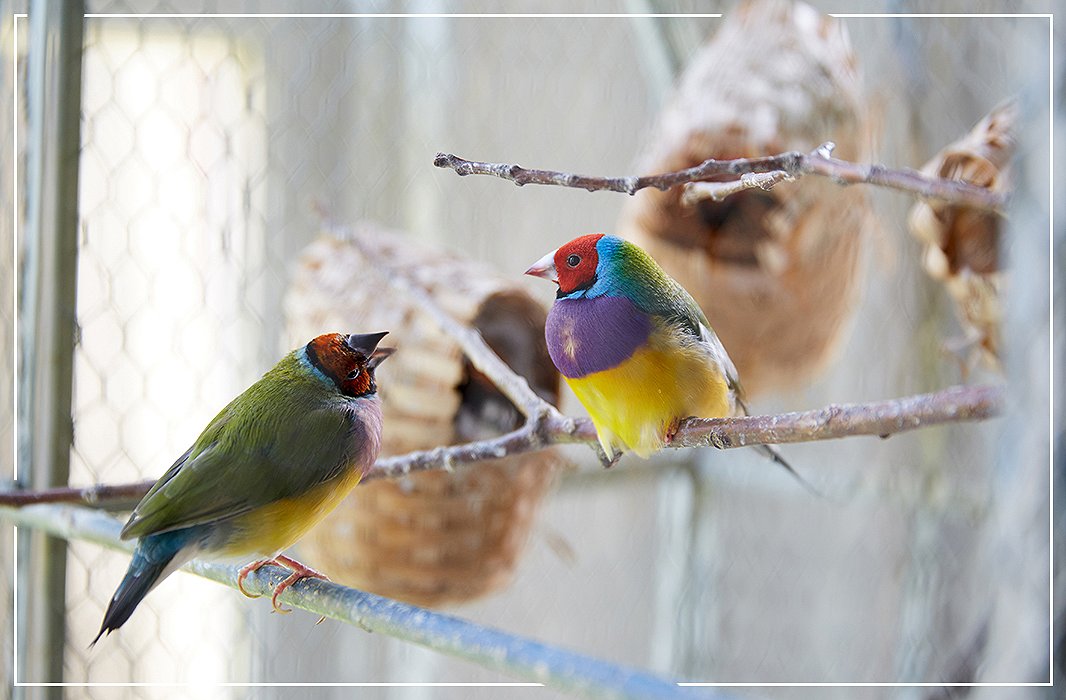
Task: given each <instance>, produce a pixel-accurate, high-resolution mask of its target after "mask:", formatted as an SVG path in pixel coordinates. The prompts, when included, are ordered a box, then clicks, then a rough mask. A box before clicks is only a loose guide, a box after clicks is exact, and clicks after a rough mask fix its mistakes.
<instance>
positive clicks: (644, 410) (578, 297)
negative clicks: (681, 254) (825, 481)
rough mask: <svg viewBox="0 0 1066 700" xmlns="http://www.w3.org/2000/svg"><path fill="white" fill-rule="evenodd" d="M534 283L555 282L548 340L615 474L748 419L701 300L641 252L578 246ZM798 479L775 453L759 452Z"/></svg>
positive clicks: (543, 267)
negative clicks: (714, 423)
mask: <svg viewBox="0 0 1066 700" xmlns="http://www.w3.org/2000/svg"><path fill="white" fill-rule="evenodd" d="M526 274H527V275H533V276H535V277H543V278H545V279H548V280H551V281H553V282H556V283H557V284H558V285H559V291H558V293H557V294H556V300H555V304H553V305H552V308H551V311H549V312H548V320H547V323H546V325H545V331H544V332H545V337H546V339H547V341H548V352H549V354H550V355H551V358H552V362H554V363H555V366H556V367H557V368H558V369H559V372H560V373H561V374H562V375H563V378H564V379H565V380H566V383H567V384H568V385H569V386H570V388H571V389H572V390H573V391H574V394H575V395H576V396H577V398H578V400H579V401H581V403H582V405H584V406H585V409H586V410H587V411H588V413H589V417H590V418H591V419H592V423H593V424H594V425H595V426H596V434H597V436H598V437H599V441H600V445H601V446H602V447H603V451H604V454H605V456H606V457H607V464H608V465H610V464H613V463H614V462H615V461H616V460H617V458H618V456H620V454H621V451H622V450H624V449H629V450H632V451H633V452H635V453H637V454H638V455H640V456H641V457H647V456H648V455H650V454H651V453H652V452H654V451H656V450H658V449H659V448H661V447H662V446H663V445H664V444H668V443H669V442H670V441H671V440H672V439H673V437H674V434H675V433H676V432H677V429H678V427H679V425H680V423H681V421H682V420H684V419H685V418H689V417H699V418H718V417H722V416H731V415H736V414H746V413H747V408H746V406H745V405H744V399H743V392H742V390H741V387H740V380H739V379H738V378H737V369H736V367H735V366H734V365H733V361H732V360H730V359H729V355H728V354H727V353H726V351H725V347H723V346H722V342H721V341H720V340H719V339H718V336H717V335H715V333H714V331H712V330H711V327H710V324H709V323H708V322H707V317H706V316H704V314H703V311H701V310H700V307H699V306H698V305H697V304H696V301H695V300H694V299H693V298H692V296H691V295H690V294H689V293H688V292H687V291H685V289H684V288H683V287H682V286H681V285H680V284H678V283H677V282H676V281H675V280H674V279H673V278H672V277H670V276H669V275H668V274H666V272H665V271H664V270H663V269H662V268H661V267H659V265H658V264H657V263H656V262H655V261H654V260H653V259H652V258H651V256H650V255H648V254H647V253H645V252H644V251H643V250H642V249H641V248H639V247H638V246H636V245H634V244H632V243H629V242H628V241H623V240H622V239H620V238H617V237H615V236H608V235H604V234H591V235H587V236H581V237H579V238H575V239H574V240H572V241H570V242H569V243H567V244H565V245H563V246H561V247H559V248H557V249H556V250H553V251H552V252H550V253H548V254H547V255H545V256H544V257H543V258H541V259H540V260H538V261H537V262H535V263H533V265H532V266H531V267H530V268H529V269H528V270H526ZM758 447H759V448H760V449H761V451H763V452H764V453H766V454H768V456H770V457H771V458H772V459H774V461H777V462H779V463H781V464H782V465H783V466H784V467H785V468H787V469H788V470H789V471H792V472H793V474H795V472H794V471H793V470H792V467H791V466H789V465H788V463H786V462H785V461H784V459H782V458H781V456H780V455H778V454H777V453H776V451H774V450H772V449H771V448H769V446H766V445H761V446H758Z"/></svg>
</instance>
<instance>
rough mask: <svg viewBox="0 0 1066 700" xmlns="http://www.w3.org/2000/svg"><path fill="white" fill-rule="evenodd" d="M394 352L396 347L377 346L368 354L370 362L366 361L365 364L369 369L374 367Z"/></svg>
mask: <svg viewBox="0 0 1066 700" xmlns="http://www.w3.org/2000/svg"><path fill="white" fill-rule="evenodd" d="M394 352H396V348H377V349H376V350H374V352H373V353H371V355H370V362H367V363H366V366H367V367H369V368H370V369H374V368H375V367H377V366H378V365H380V364H381V363H382V362H384V361H385V360H387V359H389V355H391V354H392V353H394Z"/></svg>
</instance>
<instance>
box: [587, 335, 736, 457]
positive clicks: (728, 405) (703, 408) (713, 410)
mask: <svg viewBox="0 0 1066 700" xmlns="http://www.w3.org/2000/svg"><path fill="white" fill-rule="evenodd" d="M566 382H567V384H569V385H570V388H571V389H573V391H574V394H575V395H577V398H578V400H579V401H581V403H582V405H583V406H584V407H585V409H586V410H587V411H588V413H589V417H590V418H591V419H592V422H593V424H594V425H595V426H596V433H597V435H598V436H599V438H600V444H601V445H602V446H603V451H604V452H606V453H607V456H608V457H613V456H614V454H615V452H617V451H618V448H623V449H630V450H632V451H633V452H636V453H637V454H638V455H640V456H641V457H647V456H648V455H650V454H651V453H652V452H654V451H655V450H658V449H659V448H660V447H662V446H663V440H664V437H665V435H666V432H667V430H668V429H669V428H670V427H671V426H672V425H674V424H675V423H677V422H678V421H680V420H682V419H684V418H689V417H691V416H698V417H700V418H717V417H721V416H727V415H729V414H730V413H731V412H732V399H731V397H730V391H729V387H728V385H727V384H726V381H725V378H724V377H723V376H722V374H721V373H720V372H719V371H718V370H717V368H716V367H715V366H714V364H713V363H712V362H709V361H708V358H707V357H706V355H704V354H703V353H702V352H700V351H699V349H698V348H690V349H679V348H676V347H672V348H671V347H662V344H661V343H657V342H654V338H653V342H652V343H650V344H649V347H647V348H644V349H641V350H638V351H637V352H635V353H633V355H632V356H631V357H629V359H627V360H625V361H624V362H622V363H621V364H620V365H618V366H617V367H612V368H611V369H608V370H604V371H602V372H595V373H593V374H590V375H588V376H585V377H581V378H578V379H570V378H567V380H566Z"/></svg>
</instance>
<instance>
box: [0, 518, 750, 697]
mask: <svg viewBox="0 0 1066 700" xmlns="http://www.w3.org/2000/svg"><path fill="white" fill-rule="evenodd" d="M0 518H4V519H8V520H11V521H12V522H14V523H16V524H19V525H24V526H29V527H32V528H37V529H40V530H42V531H45V532H48V533H50V534H52V535H55V536H57V537H63V538H66V539H78V540H85V541H90V542H95V543H97V544H100V545H104V546H106V547H111V548H114V549H123V550H126V551H129V550H131V549H132V548H133V543H132V542H123V541H121V540H119V539H118V533H119V530H120V529H121V525H120V523H119V522H118V521H117V520H115V519H114V518H112V517H110V516H108V515H105V514H103V513H101V512H99V511H96V510H92V509H88V508H79V507H73V506H66V505H35V506H27V507H25V508H7V507H0ZM184 568H185V570H187V571H190V572H192V573H195V574H198V575H200V576H203V577H205V578H209V579H211V580H213V581H217V582H218V583H222V584H225V585H227V586H229V587H231V588H236V581H237V567H234V566H225V565H222V564H211V563H207V562H202V561H192V562H190V563H189V564H187V565H186V566H185V567H184ZM288 574H289V572H288V571H286V570H285V569H281V568H278V567H274V566H265V567H263V568H262V569H260V570H258V571H256V572H253V573H252V574H250V575H249V576H248V578H247V579H245V582H244V587H245V589H247V590H248V591H249V592H251V593H258V594H260V595H271V592H272V588H273V586H274V585H276V584H277V583H278V582H279V581H281V580H282V579H283V578H284V577H285V576H287V575H288ZM278 599H279V601H282V602H284V603H285V604H287V605H290V606H292V607H296V608H300V609H302V610H306V611H308V612H311V613H314V614H316V615H325V616H326V617H330V618H333V619H334V620H339V621H341V622H346V623H348V624H351V625H356V626H358V627H361V628H362V629H364V630H366V631H368V632H379V633H382V634H387V635H389V636H392V637H396V638H397V639H403V640H405V641H408V642H413V643H415V644H419V645H421V646H424V647H428V648H430V649H433V650H435V651H438V652H441V653H444V654H448V655H451V656H455V657H458V658H462V659H466V660H468V661H472V662H474V663H477V664H480V665H482V666H484V667H486V668H489V669H492V670H496V671H499V672H501V673H504V674H507V675H509V676H513V677H515V678H518V679H521V680H525V681H531V682H535V683H543V684H544V685H547V686H551V687H553V688H557V689H559V690H563V691H566V692H570V693H575V694H579V695H584V696H588V697H607V698H708V699H714V700H725V699H726V698H735V697H736V696H735V695H733V694H731V693H727V692H726V691H724V690H720V689H717V688H681V687H678V685H677V684H676V683H675V682H673V681H671V680H668V679H664V678H660V677H657V676H654V675H652V674H650V673H646V672H644V671H638V670H633V669H629V668H625V667H623V666H617V665H615V664H612V663H609V662H606V661H602V660H600V659H596V658H593V657H589V656H585V655H583V654H578V653H575V652H572V651H568V650H565V649H561V648H559V647H554V646H550V645H548V644H544V643H542V642H538V641H535V640H532V639H528V638H524V637H519V636H517V635H512V634H509V633H507V632H503V631H501V630H496V629H492V628H490V627H482V626H481V625H477V624H474V623H472V622H468V621H466V620H462V619H460V618H457V617H452V616H450V615H442V614H440V613H435V612H431V611H429V610H425V609H423V608H418V607H415V606H413V605H407V604H406V603H400V602H397V601H394V600H389V599H388V598H382V597H381V596H377V595H373V594H371V593H364V592H362V591H358V590H355V589H352V588H346V587H345V586H341V585H338V584H336V583H331V582H328V581H318V580H314V579H305V580H303V581H301V582H299V583H297V584H295V585H294V586H293V587H292V588H290V589H288V590H287V591H285V592H284V593H282V594H281V596H279V598H278ZM135 623H136V620H134V623H133V624H135ZM86 641H87V640H86ZM100 643H101V644H106V643H107V642H106V640H102V641H101V642H100Z"/></svg>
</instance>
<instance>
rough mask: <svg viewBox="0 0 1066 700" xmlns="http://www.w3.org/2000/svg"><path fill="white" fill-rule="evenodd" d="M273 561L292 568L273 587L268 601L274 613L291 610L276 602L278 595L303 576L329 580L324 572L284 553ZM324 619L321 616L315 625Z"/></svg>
mask: <svg viewBox="0 0 1066 700" xmlns="http://www.w3.org/2000/svg"><path fill="white" fill-rule="evenodd" d="M274 563H275V564H277V565H279V566H284V567H286V568H288V569H291V570H292V573H291V574H289V575H288V576H287V577H286V578H285V579H284V580H282V582H281V583H279V584H278V585H277V586H276V587H275V588H274V595H273V596H271V598H270V603H271V605H272V606H273V608H274V612H276V613H282V614H288V613H291V612H292V609H291V608H283V607H282V606H281V604H280V603H278V596H279V595H281V594H282V593H283V592H284V591H285V590H286V589H287V588H289V587H290V586H292V585H293V584H294V583H296V582H297V581H299V580H301V579H305V578H317V579H322V580H323V581H329V577H328V576H326V575H325V574H322V573H319V572H317V571H315V570H314V569H312V568H311V567H309V566H305V565H303V564H301V563H300V562H298V561H296V560H295V559H292V558H290V557H286V556H284V555H278V557H277V560H276V561H275V562H274ZM324 619H326V618H324V617H323V618H321V619H320V620H319V621H318V622H316V623H315V624H316V625H317V624H318V623H319V622H322V620H324Z"/></svg>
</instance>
